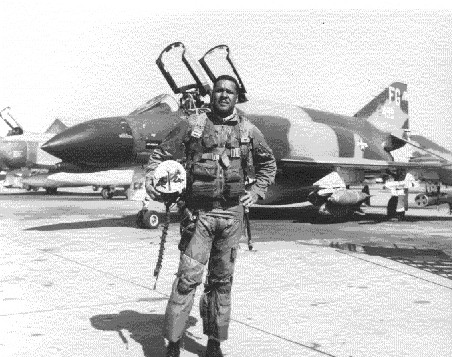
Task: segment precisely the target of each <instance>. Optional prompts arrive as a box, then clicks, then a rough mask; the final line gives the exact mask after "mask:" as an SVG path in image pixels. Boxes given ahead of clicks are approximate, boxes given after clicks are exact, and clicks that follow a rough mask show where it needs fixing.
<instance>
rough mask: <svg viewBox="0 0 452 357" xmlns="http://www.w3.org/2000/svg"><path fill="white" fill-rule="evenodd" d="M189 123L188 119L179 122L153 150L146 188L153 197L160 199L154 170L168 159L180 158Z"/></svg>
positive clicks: (148, 165) (147, 168) (146, 173)
mask: <svg viewBox="0 0 452 357" xmlns="http://www.w3.org/2000/svg"><path fill="white" fill-rule="evenodd" d="M188 127H189V124H188V122H187V121H186V120H183V121H181V122H180V123H178V124H177V125H176V126H175V128H174V129H173V130H171V131H170V133H169V134H168V135H167V136H166V138H165V139H164V140H163V142H162V143H161V144H160V145H159V146H158V147H157V148H155V149H154V150H153V152H152V154H151V156H150V157H149V161H148V164H147V166H146V170H145V188H146V192H147V193H148V194H149V196H151V198H152V199H158V198H159V197H157V196H158V193H157V192H156V191H155V189H154V187H153V186H152V180H153V178H154V171H155V169H156V168H157V166H158V165H159V164H160V163H162V162H163V161H166V160H173V159H180V158H182V157H183V155H184V154H185V153H184V145H183V142H184V138H185V137H186V135H187V131H188Z"/></svg>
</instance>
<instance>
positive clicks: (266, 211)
mask: <svg viewBox="0 0 452 357" xmlns="http://www.w3.org/2000/svg"><path fill="white" fill-rule="evenodd" d="M163 214H164V213H163V212H162V215H163ZM250 219H251V220H252V221H264V220H269V221H272V220H275V221H278V220H282V221H285V220H288V221H292V223H311V224H314V225H315V224H319V225H320V224H343V223H346V222H357V223H358V224H360V225H371V224H379V223H385V222H391V221H390V220H388V219H387V217H386V215H385V214H379V213H367V214H366V215H364V216H360V215H353V216H351V217H345V218H335V217H330V216H320V215H319V214H318V212H317V210H316V209H314V208H312V207H301V208H300V207H290V208H282V207H279V208H268V207H266V208H264V207H253V208H252V209H251V210H250ZM439 221H452V216H420V215H419V216H418V215H417V216H410V215H406V216H405V218H404V219H403V220H402V221H401V222H398V223H399V224H400V223H401V224H404V223H405V224H409V223H413V222H439ZM178 222H179V214H178V213H176V212H172V213H171V223H172V224H174V223H178ZM105 227H106V228H108V227H136V228H137V229H140V228H138V226H137V223H136V215H135V214H133V215H125V216H122V217H118V218H104V219H100V220H88V221H78V222H61V223H56V224H48V225H44V226H38V227H32V228H27V229H25V231H46V232H47V231H48V232H50V231H58V230H65V229H86V228H105Z"/></svg>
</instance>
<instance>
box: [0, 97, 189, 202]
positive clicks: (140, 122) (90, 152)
mask: <svg viewBox="0 0 452 357" xmlns="http://www.w3.org/2000/svg"><path fill="white" fill-rule="evenodd" d="M178 111H179V106H178V103H177V102H176V101H175V99H174V98H173V97H171V96H168V95H159V96H157V97H155V98H152V99H151V100H149V101H147V102H146V103H145V104H143V105H142V106H140V107H139V108H137V109H136V110H134V111H133V112H132V113H130V114H129V115H126V116H121V117H111V118H101V119H94V120H90V121H86V122H84V123H80V124H78V125H74V126H72V127H71V128H68V129H66V130H63V131H61V130H60V131H59V133H57V134H56V135H54V133H50V130H48V132H46V134H39V135H38V134H36V135H34V136H33V137H31V136H30V135H28V136H26V137H23V135H18V136H14V140H13V139H11V138H12V137H11V138H10V137H7V138H5V141H4V142H3V145H4V150H3V151H4V153H5V154H4V155H3V158H4V160H3V161H4V162H7V163H8V165H7V167H8V168H21V171H20V173H17V172H16V173H15V175H10V179H9V180H8V178H7V179H6V180H5V184H4V185H5V186H13V185H16V186H20V187H24V188H27V189H34V190H36V189H38V188H44V189H46V191H47V192H48V193H51V194H54V193H56V191H57V189H58V188H60V187H81V186H93V188H95V189H97V188H98V187H102V190H101V195H102V197H103V198H112V197H113V195H114V194H115V193H117V192H120V191H117V190H116V188H118V187H123V188H124V189H125V191H126V192H127V189H128V188H129V187H130V185H131V184H132V182H133V184H134V185H135V191H133V192H131V194H128V197H129V198H133V199H138V198H137V197H140V198H139V199H140V200H141V199H142V198H143V195H144V190H143V189H141V193H138V192H136V191H137V190H139V188H140V187H143V174H142V171H143V170H142V167H141V166H142V164H144V163H147V160H148V158H149V154H150V151H151V150H152V148H154V147H155V146H156V145H158V143H160V142H161V140H162V137H163V136H164V135H166V134H167V133H168V131H169V129H170V128H171V127H172V126H173V124H174V123H175V122H178V121H180V120H181V118H180V116H181V114H180V113H179V114H176V113H177V112H178ZM52 127H54V125H53V126H51V128H52ZM49 129H50V128H49ZM140 129H143V130H144V132H146V133H147V134H146V135H140V136H139V138H140V140H139V142H138V144H137V143H136V142H134V141H133V140H132V138H133V137H132V133H137V132H139V131H140ZM162 133H163V134H162ZM24 135H25V134H24ZM19 137H20V139H19ZM65 137H72V138H75V141H76V143H75V146H73V145H72V143H71V141H70V140H69V142H68V141H66V142H65V143H64V145H63V146H64V148H63V149H61V150H60V149H59V148H61V145H60V141H61V138H63V141H64V138H65ZM32 139H33V140H34V141H32ZM38 139H39V140H38ZM43 139H44V140H43ZM11 142H12V143H14V145H15V148H16V147H19V145H20V147H21V148H23V150H22V151H20V152H19V151H18V150H17V149H16V150H14V149H13V148H11V145H10V144H9V143H11ZM45 142H47V144H45V145H42V144H43V143H45ZM52 143H53V144H52ZM41 145H42V148H43V149H44V151H43V150H41V147H40V146H41ZM30 147H32V148H35V149H36V152H37V153H40V152H41V151H42V152H43V153H44V154H45V155H47V157H49V158H52V160H48V161H47V162H46V163H45V164H46V165H44V162H43V161H42V160H30V158H29V156H30V153H33V152H35V151H32V150H30ZM52 150H53V151H54V152H56V153H57V154H55V155H53V154H49V153H48V152H52ZM16 151H17V152H19V153H20V155H18V154H17V153H16ZM27 155H28V156H27ZM13 158H14V160H13ZM24 168H28V170H25V169H24ZM38 168H40V171H37V170H38ZM42 168H45V170H42ZM17 175H20V177H19V178H18V179H17ZM134 177H135V178H137V180H138V181H139V182H137V181H136V180H135V181H134V180H133V178H134ZM18 181H20V182H18Z"/></svg>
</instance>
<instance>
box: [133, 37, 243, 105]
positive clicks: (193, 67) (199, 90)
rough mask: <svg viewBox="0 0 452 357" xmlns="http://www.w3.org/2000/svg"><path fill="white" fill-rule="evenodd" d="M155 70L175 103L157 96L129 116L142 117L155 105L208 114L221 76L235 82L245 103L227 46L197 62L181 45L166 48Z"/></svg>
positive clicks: (221, 46)
mask: <svg viewBox="0 0 452 357" xmlns="http://www.w3.org/2000/svg"><path fill="white" fill-rule="evenodd" d="M156 63H157V66H158V68H159V69H160V71H161V72H162V74H163V77H164V78H165V79H166V81H167V82H168V84H169V86H170V88H171V89H172V91H173V93H174V94H175V95H176V96H177V98H178V99H175V98H174V97H173V96H169V95H160V96H157V97H155V98H153V99H151V100H150V101H148V102H147V103H145V104H144V105H143V106H141V107H140V108H137V109H136V110H135V111H134V112H132V113H131V114H141V113H144V112H146V111H147V110H150V109H152V108H155V107H156V106H157V105H168V106H169V107H170V108H171V111H176V110H177V109H176V108H181V109H183V110H184V111H186V112H187V113H193V112H199V111H208V110H209V109H208V106H209V103H210V94H211V91H212V83H213V82H214V81H215V79H216V78H217V77H218V76H220V75H223V74H228V75H230V76H232V77H234V78H236V79H237V82H238V83H239V98H238V100H239V103H242V102H245V101H247V99H246V95H245V93H246V90H245V86H244V85H243V82H242V80H241V78H240V76H239V74H238V72H237V70H236V68H235V66H234V63H233V62H232V59H231V56H230V51H229V48H228V46H226V45H219V46H216V47H213V48H211V49H210V50H209V51H207V52H206V53H205V54H204V56H203V57H202V58H201V59H199V61H196V60H194V57H193V56H192V55H191V54H190V53H189V52H188V51H187V49H186V48H185V46H184V44H183V43H182V42H175V43H172V44H170V45H169V46H167V47H166V48H165V49H164V50H163V51H162V52H161V53H160V56H159V57H158V58H157V60H156Z"/></svg>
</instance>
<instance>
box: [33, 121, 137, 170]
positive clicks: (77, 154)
mask: <svg viewBox="0 0 452 357" xmlns="http://www.w3.org/2000/svg"><path fill="white" fill-rule="evenodd" d="M133 147H134V140H133V136H132V130H131V129H130V126H129V124H128V123H127V121H126V120H125V119H124V118H103V119H94V120H90V121H87V122H85V123H81V124H78V125H75V126H73V127H71V128H69V129H67V130H65V131H63V132H61V133H59V134H57V135H55V136H54V137H53V138H52V139H50V140H49V141H47V142H46V143H45V144H43V145H42V146H41V148H42V149H43V150H44V151H46V152H48V153H49V154H51V155H53V156H56V157H58V158H60V159H61V160H63V161H65V162H70V163H74V164H83V165H119V164H121V163H124V162H128V161H130V160H132V158H133V152H134V150H133Z"/></svg>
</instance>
